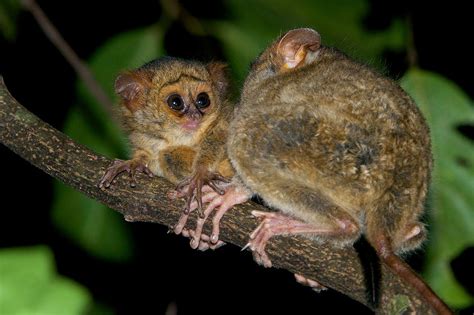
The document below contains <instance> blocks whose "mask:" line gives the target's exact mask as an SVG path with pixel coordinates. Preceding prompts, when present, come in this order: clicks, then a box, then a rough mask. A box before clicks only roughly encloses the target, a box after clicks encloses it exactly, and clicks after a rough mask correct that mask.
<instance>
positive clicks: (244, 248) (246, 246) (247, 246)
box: [240, 242, 250, 252]
mask: <svg viewBox="0 0 474 315" xmlns="http://www.w3.org/2000/svg"><path fill="white" fill-rule="evenodd" d="M249 247H250V242H248V243H247V244H245V246H244V247H242V249H241V250H240V251H241V252H243V251H244V250H246V249H247V248H249Z"/></svg>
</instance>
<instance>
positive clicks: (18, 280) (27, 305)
mask: <svg viewBox="0 0 474 315" xmlns="http://www.w3.org/2000/svg"><path fill="white" fill-rule="evenodd" d="M0 278H1V280H2V281H0V311H1V313H2V314H10V315H29V314H35V315H51V314H64V315H75V314H77V315H79V314H84V312H85V311H86V310H87V308H88V307H89V305H90V304H91V302H92V301H91V297H90V295H89V293H88V292H87V290H86V289H84V288H83V287H82V286H80V285H78V284H77V283H75V282H73V281H72V280H69V279H67V278H65V277H62V276H59V275H57V274H56V272H55V270H54V258H53V254H52V253H51V251H50V250H49V249H48V248H46V247H43V246H38V247H30V248H14V249H2V250H0Z"/></svg>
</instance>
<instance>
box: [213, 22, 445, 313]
mask: <svg viewBox="0 0 474 315" xmlns="http://www.w3.org/2000/svg"><path fill="white" fill-rule="evenodd" d="M229 128H230V129H229V132H228V140H227V152H228V155H229V158H230V161H231V162H232V166H233V167H234V169H235V172H236V175H235V176H234V179H233V180H232V184H231V186H229V187H227V191H226V193H225V194H224V195H223V196H221V195H218V194H216V193H215V192H210V193H208V194H205V195H204V198H206V200H209V199H211V202H210V204H209V206H208V207H207V208H206V210H205V212H204V215H205V216H207V215H208V214H209V213H210V212H211V211H213V209H214V208H218V209H219V210H218V211H219V217H218V219H217V220H213V224H214V227H213V233H212V234H211V237H210V241H211V243H212V242H216V241H217V239H218V235H216V233H217V232H218V227H216V224H217V225H218V224H219V219H220V217H222V215H223V214H224V212H225V211H227V210H228V209H230V208H231V207H232V206H233V205H235V204H237V203H241V202H244V201H246V200H248V199H249V198H250V197H251V196H252V195H258V196H260V197H261V198H262V199H263V201H264V202H265V203H266V204H267V205H268V206H270V207H272V208H274V209H277V210H279V211H280V213H264V212H255V211H254V213H253V214H254V215H255V216H256V217H258V218H261V220H262V221H261V224H260V225H259V226H258V227H257V229H256V230H255V231H254V232H253V233H252V234H251V236H250V241H249V243H248V245H247V246H248V247H249V248H250V249H251V250H252V251H253V255H254V257H255V259H256V261H257V262H259V263H261V264H263V265H264V266H271V261H270V259H269V257H268V256H267V254H266V253H265V246H266V243H267V241H268V240H269V239H270V238H271V237H273V236H275V235H282V234H285V235H288V234H305V235H307V236H308V237H311V238H314V239H316V240H319V241H325V242H331V243H333V244H335V245H336V246H343V245H351V244H353V243H354V242H355V241H356V240H357V239H358V238H359V237H360V236H361V234H364V235H365V237H366V239H367V240H368V242H369V243H370V244H371V245H372V246H373V247H374V249H375V250H376V252H377V253H378V256H379V257H380V259H381V261H382V262H383V263H385V264H386V265H387V266H388V267H390V268H391V269H392V270H393V271H394V272H396V273H397V274H398V275H399V276H401V277H402V279H404V280H405V281H407V282H409V283H410V284H411V285H413V286H414V287H416V289H417V290H418V291H419V292H420V294H422V295H423V296H424V297H425V298H426V299H427V301H428V302H429V303H430V304H431V305H432V307H433V308H434V309H435V310H437V312H439V313H440V314H450V310H449V308H448V307H447V306H446V305H445V304H444V303H443V302H442V301H441V300H440V299H439V298H438V297H437V296H436V295H435V294H434V293H433V292H432V291H431V289H430V288H429V287H428V286H427V285H426V284H425V283H424V282H423V280H421V278H419V277H418V276H416V274H415V273H414V272H413V271H412V270H411V269H410V268H409V267H408V265H406V264H405V263H404V262H403V261H402V260H401V259H400V258H399V257H398V256H397V255H398V254H402V253H405V252H407V251H410V250H413V249H416V248H418V247H419V246H420V245H421V243H422V241H423V240H424V239H425V234H426V230H425V227H424V225H423V223H421V222H420V216H421V215H422V212H423V208H424V201H425V198H426V194H427V189H428V185H429V180H430V172H431V169H432V155H431V144H430V136H429V129H428V126H427V124H426V122H425V120H424V118H423V117H422V115H421V113H420V111H419V109H418V107H417V106H416V104H415V103H414V102H413V100H412V99H411V98H410V97H409V96H408V95H407V94H406V93H405V92H404V91H403V90H402V89H401V88H400V87H399V86H398V85H397V84H396V83H395V82H394V81H392V80H390V79H388V78H386V77H384V76H382V75H380V74H378V73H376V72H374V71H372V70H370V69H369V68H368V67H366V66H364V65H362V64H359V63H357V62H355V61H353V60H351V59H349V58H348V57H347V56H346V55H344V54H343V53H341V52H339V51H338V50H335V49H333V48H328V47H324V46H322V45H321V41H320V35H319V34H318V33H317V32H316V31H314V30H312V29H307V28H303V29H295V30H291V31H289V32H287V33H286V34H284V35H283V36H282V37H280V38H279V39H277V40H276V41H275V42H273V43H272V44H271V45H270V46H269V47H268V48H267V49H266V50H265V51H264V52H263V53H262V54H261V55H260V56H259V57H258V58H257V59H256V61H255V62H254V63H253V64H252V66H251V70H250V73H249V75H248V77H247V79H246V81H245V83H244V87H243V90H242V95H241V100H240V104H239V106H238V107H237V108H236V111H235V114H234V117H233V119H232V122H231V124H230V127H229ZM208 195H212V196H213V198H214V200H212V198H207V197H206V196H208Z"/></svg>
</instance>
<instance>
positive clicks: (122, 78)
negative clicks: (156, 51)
mask: <svg viewBox="0 0 474 315" xmlns="http://www.w3.org/2000/svg"><path fill="white" fill-rule="evenodd" d="M144 90H145V85H144V82H143V78H141V77H140V76H138V75H137V74H135V73H133V72H125V73H122V74H120V75H119V76H118V77H117V79H116V80H115V92H116V93H117V94H118V95H119V96H120V97H121V99H122V102H123V104H124V105H125V106H126V107H127V108H128V109H129V110H130V111H131V112H134V111H135V110H137V109H138V107H139V106H140V97H141V96H142V95H143V92H144Z"/></svg>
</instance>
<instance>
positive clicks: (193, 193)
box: [170, 168, 230, 218]
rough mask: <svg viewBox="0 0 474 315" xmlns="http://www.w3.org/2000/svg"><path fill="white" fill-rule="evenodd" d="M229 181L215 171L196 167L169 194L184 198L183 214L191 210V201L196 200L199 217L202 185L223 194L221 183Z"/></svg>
mask: <svg viewBox="0 0 474 315" xmlns="http://www.w3.org/2000/svg"><path fill="white" fill-rule="evenodd" d="M229 182H230V179H228V178H225V177H223V176H222V175H221V174H219V173H217V172H211V171H209V170H207V169H205V168H198V170H197V171H196V172H194V174H192V175H191V176H189V177H188V178H186V179H184V180H183V181H181V182H180V183H179V184H178V185H177V186H176V189H175V190H176V193H175V194H174V195H173V193H171V194H170V196H172V197H174V198H183V197H184V198H186V204H185V206H184V210H183V211H184V213H185V214H189V213H190V212H191V203H192V202H193V201H194V200H196V202H197V210H198V213H199V217H201V218H202V217H204V213H203V210H202V193H203V187H204V186H206V185H207V186H209V187H210V188H212V190H214V191H215V192H217V193H218V194H219V195H223V194H224V193H225V189H224V188H223V186H222V185H223V184H224V185H225V184H227V183H229Z"/></svg>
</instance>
